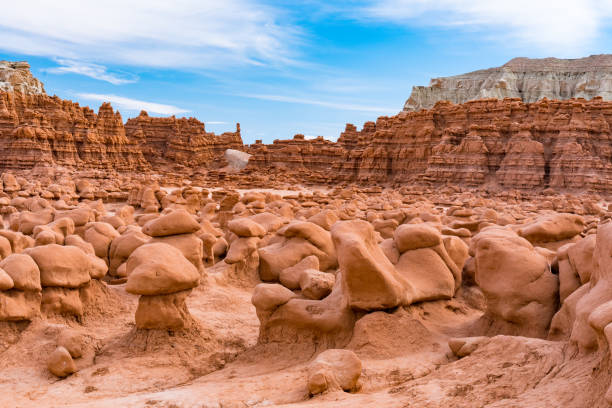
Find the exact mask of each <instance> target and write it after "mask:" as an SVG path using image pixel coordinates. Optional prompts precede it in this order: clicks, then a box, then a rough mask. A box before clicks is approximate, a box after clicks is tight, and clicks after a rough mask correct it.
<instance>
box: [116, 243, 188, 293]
mask: <svg viewBox="0 0 612 408" xmlns="http://www.w3.org/2000/svg"><path fill="white" fill-rule="evenodd" d="M127 274H128V281H127V285H126V287H125V290H126V291H127V292H129V293H133V294H135V295H149V296H150V295H167V294H170V293H176V292H179V291H183V290H187V289H191V288H194V287H196V286H198V283H199V281H200V273H199V272H198V270H197V269H196V268H195V267H194V266H193V265H192V264H191V263H190V262H189V261H188V260H187V259H186V258H185V257H184V256H183V254H182V253H181V251H179V250H178V249H176V248H175V247H173V246H171V245H167V244H163V243H152V244H146V245H142V246H140V247H138V248H137V249H136V250H135V251H134V252H132V254H131V255H130V257H129V258H128V260H127Z"/></svg>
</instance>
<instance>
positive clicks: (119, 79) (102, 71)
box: [45, 58, 138, 85]
mask: <svg viewBox="0 0 612 408" xmlns="http://www.w3.org/2000/svg"><path fill="white" fill-rule="evenodd" d="M55 61H56V62H57V63H58V64H60V66H59V67H53V68H47V69H45V71H46V72H50V73H52V74H68V73H71V74H79V75H85V76H87V77H90V78H94V79H97V80H100V81H106V82H110V83H111V84H113V85H123V84H130V83H133V82H136V81H137V80H138V77H137V76H136V75H133V74H129V73H123V72H110V71H109V70H108V68H106V67H105V66H103V65H98V64H89V63H86V62H82V61H75V60H70V59H62V58H57V59H56V60H55Z"/></svg>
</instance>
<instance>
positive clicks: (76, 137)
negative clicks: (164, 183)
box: [0, 92, 150, 171]
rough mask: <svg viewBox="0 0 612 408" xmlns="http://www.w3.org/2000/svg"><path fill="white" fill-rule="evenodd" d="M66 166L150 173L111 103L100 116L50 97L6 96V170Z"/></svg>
mask: <svg viewBox="0 0 612 408" xmlns="http://www.w3.org/2000/svg"><path fill="white" fill-rule="evenodd" d="M37 165H62V166H71V167H88V168H99V169H114V170H118V171H128V170H146V169H149V168H150V166H149V164H148V163H147V161H146V160H145V159H144V157H143V155H142V152H141V151H140V148H139V146H138V145H137V144H136V142H135V141H134V140H133V139H129V138H128V137H127V136H126V133H125V128H124V127H123V121H122V119H121V114H120V113H119V112H114V111H113V108H112V107H111V106H110V104H108V103H105V104H103V105H102V106H100V109H99V111H98V114H96V113H94V111H93V110H91V109H90V108H88V107H81V106H79V104H78V103H73V102H71V101H66V100H62V99H60V98H58V97H56V96H54V97H50V96H47V95H45V94H24V93H19V92H15V93H13V92H3V93H0V168H2V169H29V168H32V167H35V166H37Z"/></svg>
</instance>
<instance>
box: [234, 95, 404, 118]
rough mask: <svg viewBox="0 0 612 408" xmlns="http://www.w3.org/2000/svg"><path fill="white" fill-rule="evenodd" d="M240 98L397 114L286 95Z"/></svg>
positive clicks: (378, 108) (383, 109)
mask: <svg viewBox="0 0 612 408" xmlns="http://www.w3.org/2000/svg"><path fill="white" fill-rule="evenodd" d="M240 96H243V97H245V98H254V99H260V100H265V101H275V102H286V103H297V104H300V105H314V106H322V107H324V108H331V109H338V110H346V111H357V112H374V113H379V114H384V113H389V114H391V113H397V108H389V107H381V106H366V105H355V104H351V103H344V102H331V101H322V100H316V99H307V98H295V97H292V96H284V95H268V94H242V95H240Z"/></svg>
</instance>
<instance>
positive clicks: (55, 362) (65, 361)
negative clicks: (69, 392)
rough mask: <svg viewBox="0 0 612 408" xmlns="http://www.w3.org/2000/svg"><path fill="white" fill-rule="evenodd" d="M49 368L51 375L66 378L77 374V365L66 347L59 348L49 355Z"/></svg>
mask: <svg viewBox="0 0 612 408" xmlns="http://www.w3.org/2000/svg"><path fill="white" fill-rule="evenodd" d="M47 368H48V369H49V371H50V372H51V374H53V375H55V376H57V377H60V378H64V377H68V376H69V375H70V374H73V373H75V372H76V370H77V369H76V365H75V364H74V360H73V359H72V356H71V355H70V353H69V352H68V350H66V349H65V348H64V347H61V346H60V347H58V348H56V349H55V351H53V353H51V354H50V355H49V358H48V359H47Z"/></svg>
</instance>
